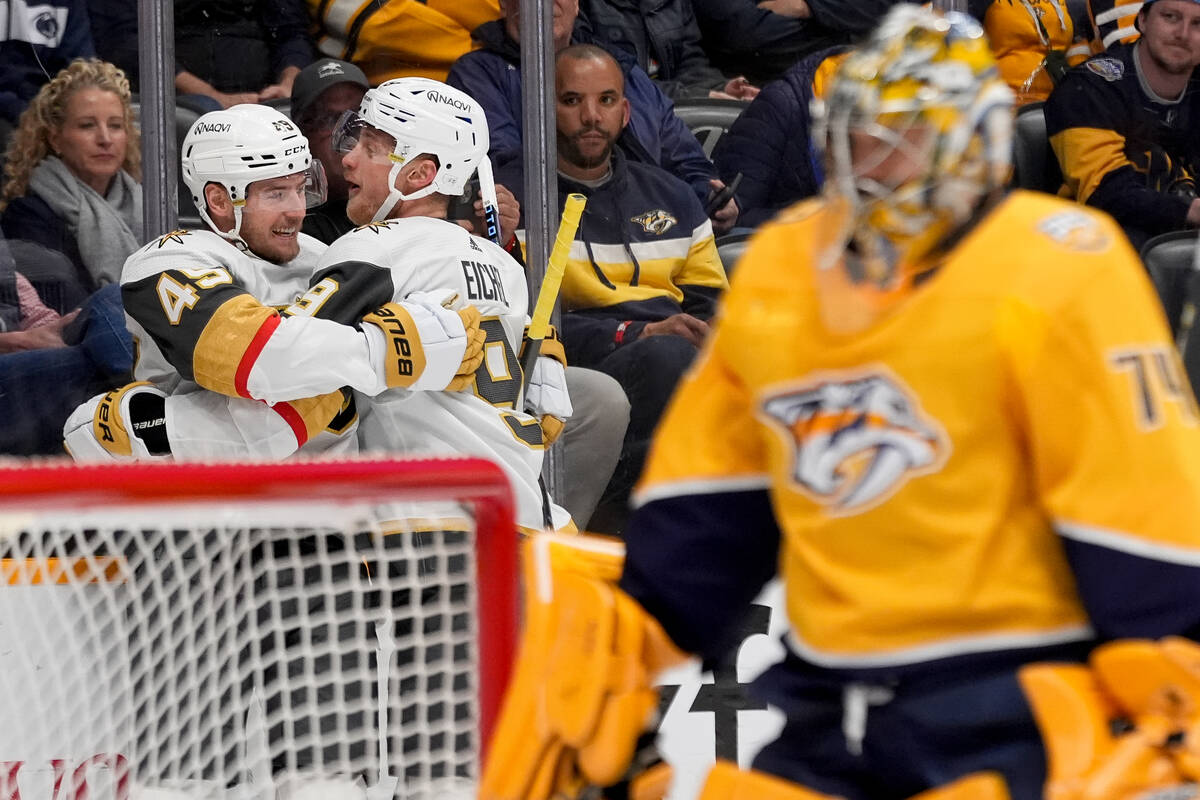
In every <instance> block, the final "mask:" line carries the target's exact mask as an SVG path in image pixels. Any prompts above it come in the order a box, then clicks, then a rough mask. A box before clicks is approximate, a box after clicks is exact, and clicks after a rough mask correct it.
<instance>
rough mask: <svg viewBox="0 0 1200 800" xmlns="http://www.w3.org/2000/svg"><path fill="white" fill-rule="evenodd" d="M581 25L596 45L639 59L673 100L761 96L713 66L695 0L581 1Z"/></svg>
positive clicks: (743, 78) (730, 98) (748, 98)
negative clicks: (694, 7)
mask: <svg viewBox="0 0 1200 800" xmlns="http://www.w3.org/2000/svg"><path fill="white" fill-rule="evenodd" d="M579 19H580V21H581V22H582V23H583V24H585V25H586V26H587V27H588V28H589V29H590V30H591V34H592V37H593V38H594V39H596V40H599V41H603V42H605V43H607V44H611V45H614V46H616V47H620V48H622V49H624V50H626V51H627V52H629V53H632V54H633V55H635V56H637V63H638V66H639V67H641V68H642V69H643V70H645V71H646V74H648V75H649V76H650V77H651V78H653V79H654V81H655V82H656V83H657V84H658V85H659V86H660V87H662V90H663V92H664V93H665V94H666V95H667V97H669V98H671V99H672V100H676V101H678V100H683V99H691V98H697V97H716V98H723V99H727V100H753V99H754V97H755V95H757V94H758V87H757V86H755V85H753V84H752V83H750V82H749V81H748V80H746V78H745V76H742V75H739V76H737V77H736V78H726V77H725V76H724V75H722V74H721V72H720V71H719V70H718V69H716V68H715V67H713V66H712V64H710V63H709V62H708V56H707V55H705V53H704V48H703V47H701V45H700V28H699V26H698V25H697V24H696V14H695V12H694V11H693V10H692V3H691V0H665V2H664V0H581V2H580V5H579Z"/></svg>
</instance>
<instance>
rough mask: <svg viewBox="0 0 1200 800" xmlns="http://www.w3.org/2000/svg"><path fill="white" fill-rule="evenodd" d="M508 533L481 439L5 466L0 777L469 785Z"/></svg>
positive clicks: (56, 794) (285, 792)
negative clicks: (415, 447)
mask: <svg viewBox="0 0 1200 800" xmlns="http://www.w3.org/2000/svg"><path fill="white" fill-rule="evenodd" d="M515 540H516V534H515V530H514V528H513V525H512V513H511V499H510V497H509V493H508V488H507V485H506V484H505V482H504V479H503V476H502V475H501V473H500V472H499V470H498V469H497V468H496V467H494V465H491V464H489V463H487V462H483V461H476V460H466V459H464V460H436V461H367V460H363V461H339V462H311V463H294V464H293V463H288V464H249V465H247V464H243V465H230V464H226V465H215V464H205V465H166V464H150V465H129V466H128V468H124V467H113V468H102V467H76V466H57V467H56V466H36V467H32V468H24V469H2V468H0V709H2V711H0V800H18V798H19V799H20V800H109V798H112V800H129V799H130V798H132V799H133V800H137V798H140V797H163V796H166V797H174V796H186V797H194V798H201V797H204V798H207V797H212V798H231V799H232V798H242V797H246V798H250V797H253V798H264V799H266V800H275V798H280V799H281V800H282V799H283V798H295V797H322V798H333V797H365V798H370V800H384V799H390V798H393V797H396V798H426V797H430V798H431V797H439V796H464V795H469V794H470V793H471V791H472V782H473V780H474V779H475V778H476V777H477V776H478V774H479V771H480V761H481V758H482V754H481V751H482V749H483V746H484V742H485V741H486V738H485V737H486V732H487V726H488V725H489V724H490V720H491V718H492V717H493V716H494V714H495V712H496V709H497V707H498V703H499V698H500V694H501V693H502V690H503V684H504V682H505V681H506V679H507V675H508V670H509V668H510V661H511V657H512V649H513V639H514V637H515V625H516V597H515V591H516V588H515V587H516V569H515V567H516V555H515V546H516V541H515Z"/></svg>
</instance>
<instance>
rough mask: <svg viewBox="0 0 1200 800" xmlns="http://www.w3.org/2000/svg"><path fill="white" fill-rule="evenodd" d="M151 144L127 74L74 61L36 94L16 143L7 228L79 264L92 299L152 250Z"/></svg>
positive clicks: (3, 196) (8, 167)
mask: <svg viewBox="0 0 1200 800" xmlns="http://www.w3.org/2000/svg"><path fill="white" fill-rule="evenodd" d="M141 174H142V173H141V144H140V139H139V136H138V132H137V129H136V127H135V125H134V117H133V108H132V106H131V104H130V93H129V82H128V80H126V78H125V73H123V72H122V71H121V70H119V69H118V68H116V67H115V66H113V65H112V64H109V63H106V62H103V61H98V60H96V59H87V60H83V59H81V60H77V61H73V62H72V63H71V64H70V65H69V66H67V67H66V68H65V69H63V70H62V71H61V72H59V73H58V75H56V76H55V77H54V79H53V80H51V81H50V82H49V83H47V84H46V85H45V86H43V87H42V89H41V90H40V91H39V92H38V94H37V96H35V97H34V99H33V101H32V102H31V103H30V104H29V107H28V108H27V109H26V110H25V112H24V113H22V115H21V119H20V122H19V124H18V126H17V130H16V132H15V133H14V134H13V138H12V141H11V142H10V143H9V147H8V153H7V161H6V164H5V169H4V180H3V183H2V184H0V212H2V213H3V216H0V229H3V232H4V234H5V236H7V237H8V238H10V239H26V240H29V241H34V242H38V243H39V244H42V245H44V246H46V247H48V248H50V249H52V250H57V251H59V252H61V253H63V254H65V255H66V256H67V257H68V258H69V259H71V261H72V262H74V264H75V267H76V271H77V273H78V276H77V277H78V280H79V282H80V284H81V285H82V286H83V287H84V290H85V292H86V293H91V291H94V290H95V289H96V288H98V287H100V286H103V285H105V284H109V283H114V282H116V281H117V278H118V277H119V276H120V274H121V265H122V264H123V263H124V261H125V258H126V256H128V255H129V254H130V253H132V252H133V251H134V250H136V249H137V248H138V247H140V246H141V244H142V236H143V231H142V192H141V186H140V184H139V181H140V179H141Z"/></svg>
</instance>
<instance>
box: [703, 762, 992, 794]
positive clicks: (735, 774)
mask: <svg viewBox="0 0 1200 800" xmlns="http://www.w3.org/2000/svg"><path fill="white" fill-rule="evenodd" d="M698 800H844V798H842V797H841V796H840V795H829V794H822V793H821V792H817V791H813V790H812V789H805V788H804V787H803V786H800V785H798V784H795V783H792V782H791V781H788V780H784V779H783V778H779V777H776V776H774V775H768V774H766V773H765V772H756V771H754V770H750V769H739V768H738V767H737V766H736V765H735V764H733V763H731V762H729V761H721V760H718V761H717V763H716V764H714V765H713V768H712V769H711V770H710V771H709V773H708V777H707V778H706V779H705V781H704V787H703V788H702V789H701V790H700V796H699V798H698ZM912 800H1009V795H1008V788H1007V787H1006V786H1005V784H1004V779H1003V778H1001V777H1000V775H998V774H997V773H994V772H976V773H973V774H971V775H968V776H966V777H965V778H960V779H959V780H957V781H954V782H953V783H951V784H947V785H946V786H939V787H938V788H936V789H930V790H929V791H927V792H921V794H919V795H917V796H916V797H913V798H912Z"/></svg>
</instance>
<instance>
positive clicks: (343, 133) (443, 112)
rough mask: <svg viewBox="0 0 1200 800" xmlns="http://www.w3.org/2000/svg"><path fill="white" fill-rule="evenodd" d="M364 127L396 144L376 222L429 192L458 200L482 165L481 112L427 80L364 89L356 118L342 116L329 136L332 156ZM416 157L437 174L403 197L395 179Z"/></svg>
mask: <svg viewBox="0 0 1200 800" xmlns="http://www.w3.org/2000/svg"><path fill="white" fill-rule="evenodd" d="M364 125H369V126H370V127H372V128H375V129H376V130H379V131H382V132H384V133H386V134H388V135H389V136H391V137H392V138H393V139H394V140H395V142H396V144H395V147H393V149H392V153H391V156H390V158H391V160H392V162H393V165H392V169H391V170H390V171H389V173H388V181H389V184H388V188H389V193H388V197H387V199H386V200H385V201H384V203H383V206H382V207H380V208H379V209H376V211H375V221H376V222H378V221H380V220H381V219H383V217H384V216H385V215H386V214H387V212H388V211H390V210H391V209H392V207H393V206H395V205H396V202H397V201H398V200H415V199H417V198H419V197H425V196H426V195H430V194H433V193H434V192H438V193H439V194H444V195H448V196H451V197H456V196H458V195H460V194H462V193H463V190H464V189H465V188H466V185H467V182H468V181H469V180H470V179H471V176H472V175H473V174H474V173H475V171H476V169H477V168H478V167H479V164H480V162H482V161H484V160H486V159H487V152H488V147H489V146H490V144H489V139H488V127H487V117H485V116H484V113H483V108H482V107H480V105H479V104H478V103H476V102H475V100H474V99H473V98H471V96H470V95H468V94H466V93H464V92H461V91H459V90H458V89H455V88H453V87H451V86H447V85H446V84H444V83H441V82H439V81H435V80H430V79H429V78H398V79H396V80H391V81H386V82H384V83H381V84H380V85H379V86H376V87H375V88H374V89H369V90H368V91H367V93H366V94H365V95H364V96H363V99H362V104H361V105H360V106H359V109H358V113H357V114H355V113H353V112H347V113H346V114H343V115H342V119H341V122H340V124H339V125H338V127H337V129H336V130H335V132H334V136H333V145H334V150H336V151H338V152H343V153H346V152H349V151H350V150H352V149H353V148H354V144H355V143H356V142H357V141H358V136H359V133H360V132H361V131H362V127H363V126H364ZM420 155H429V156H433V157H435V158H436V159H437V161H438V170H437V172H436V173H435V175H434V178H433V181H432V182H431V183H430V184H429V185H428V186H426V187H424V188H422V189H420V190H418V191H416V192H413V193H411V194H407V195H406V194H403V193H402V192H401V191H400V190H399V189H397V188H396V177H397V176H398V175H399V174H400V170H401V168H402V167H403V166H404V165H405V164H407V163H408V162H409V161H411V160H412V159H414V158H416V157H417V156H420Z"/></svg>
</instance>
